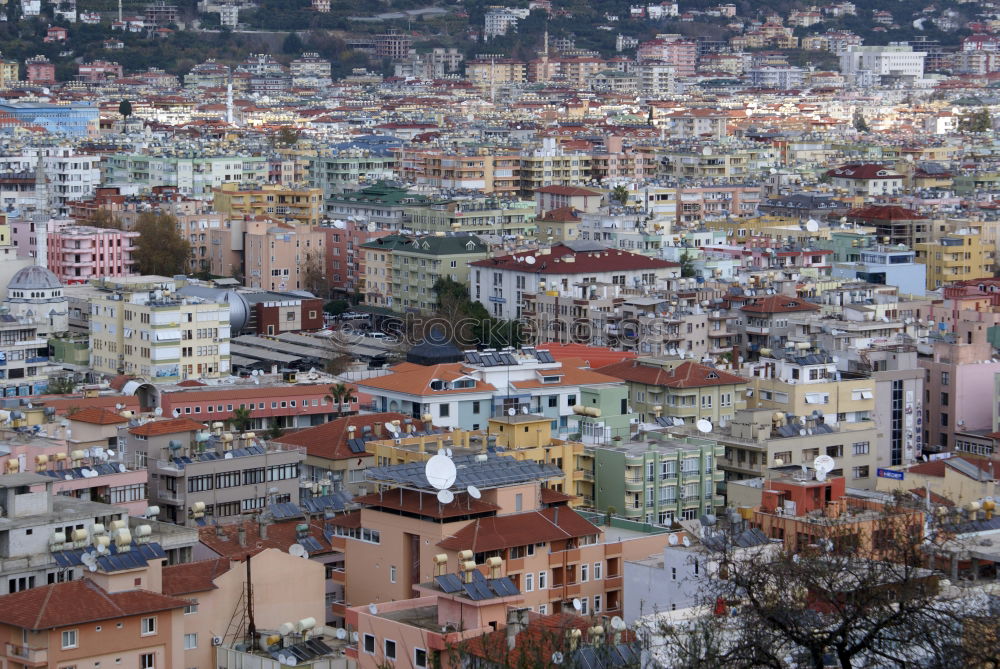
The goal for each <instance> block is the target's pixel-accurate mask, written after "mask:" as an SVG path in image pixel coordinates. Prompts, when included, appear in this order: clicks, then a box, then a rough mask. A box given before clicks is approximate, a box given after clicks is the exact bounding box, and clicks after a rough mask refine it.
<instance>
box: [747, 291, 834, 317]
mask: <svg viewBox="0 0 1000 669" xmlns="http://www.w3.org/2000/svg"><path fill="white" fill-rule="evenodd" d="M740 311H746V312H749V313H752V314H783V313H787V312H793V311H819V307H818V306H816V305H815V304H813V303H811V302H806V301H805V300H803V299H801V298H798V297H788V296H787V295H768V296H767V297H758V298H757V299H755V300H754V301H753V302H750V303H749V304H746V305H744V306H742V307H740Z"/></svg>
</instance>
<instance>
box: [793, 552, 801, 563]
mask: <svg viewBox="0 0 1000 669" xmlns="http://www.w3.org/2000/svg"><path fill="white" fill-rule="evenodd" d="M801 561H802V557H801V556H800V555H799V554H798V553H796V554H795V555H793V556H792V562H794V563H795V564H798V563H799V562H801Z"/></svg>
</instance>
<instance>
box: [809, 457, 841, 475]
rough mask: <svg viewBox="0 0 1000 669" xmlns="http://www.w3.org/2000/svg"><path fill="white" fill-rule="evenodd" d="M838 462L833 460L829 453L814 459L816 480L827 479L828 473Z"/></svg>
mask: <svg viewBox="0 0 1000 669" xmlns="http://www.w3.org/2000/svg"><path fill="white" fill-rule="evenodd" d="M835 464H836V463H835V462H834V461H833V458H831V457H830V456H829V455H819V456H817V457H816V459H815V460H813V469H815V470H816V480H817V481H825V480H826V475H827V474H829V473H830V472H832V471H833V468H834V465H835Z"/></svg>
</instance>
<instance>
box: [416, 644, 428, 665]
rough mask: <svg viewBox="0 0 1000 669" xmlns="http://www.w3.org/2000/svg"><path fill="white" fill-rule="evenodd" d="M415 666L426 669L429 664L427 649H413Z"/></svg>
mask: <svg viewBox="0 0 1000 669" xmlns="http://www.w3.org/2000/svg"><path fill="white" fill-rule="evenodd" d="M413 666H414V667H416V668H417V669H424V668H425V667H426V666H427V651H426V650H424V649H423V648H414V649H413Z"/></svg>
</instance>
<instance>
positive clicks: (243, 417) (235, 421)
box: [229, 407, 253, 432]
mask: <svg viewBox="0 0 1000 669" xmlns="http://www.w3.org/2000/svg"><path fill="white" fill-rule="evenodd" d="M251 411H252V410H251V409H249V408H247V407H237V408H235V409H233V415H232V416H230V417H229V424H230V425H232V426H233V429H235V430H236V431H237V432H246V431H247V430H248V429H249V428H250V425H251V423H252V422H253V419H252V418H251V417H250V413H251Z"/></svg>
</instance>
